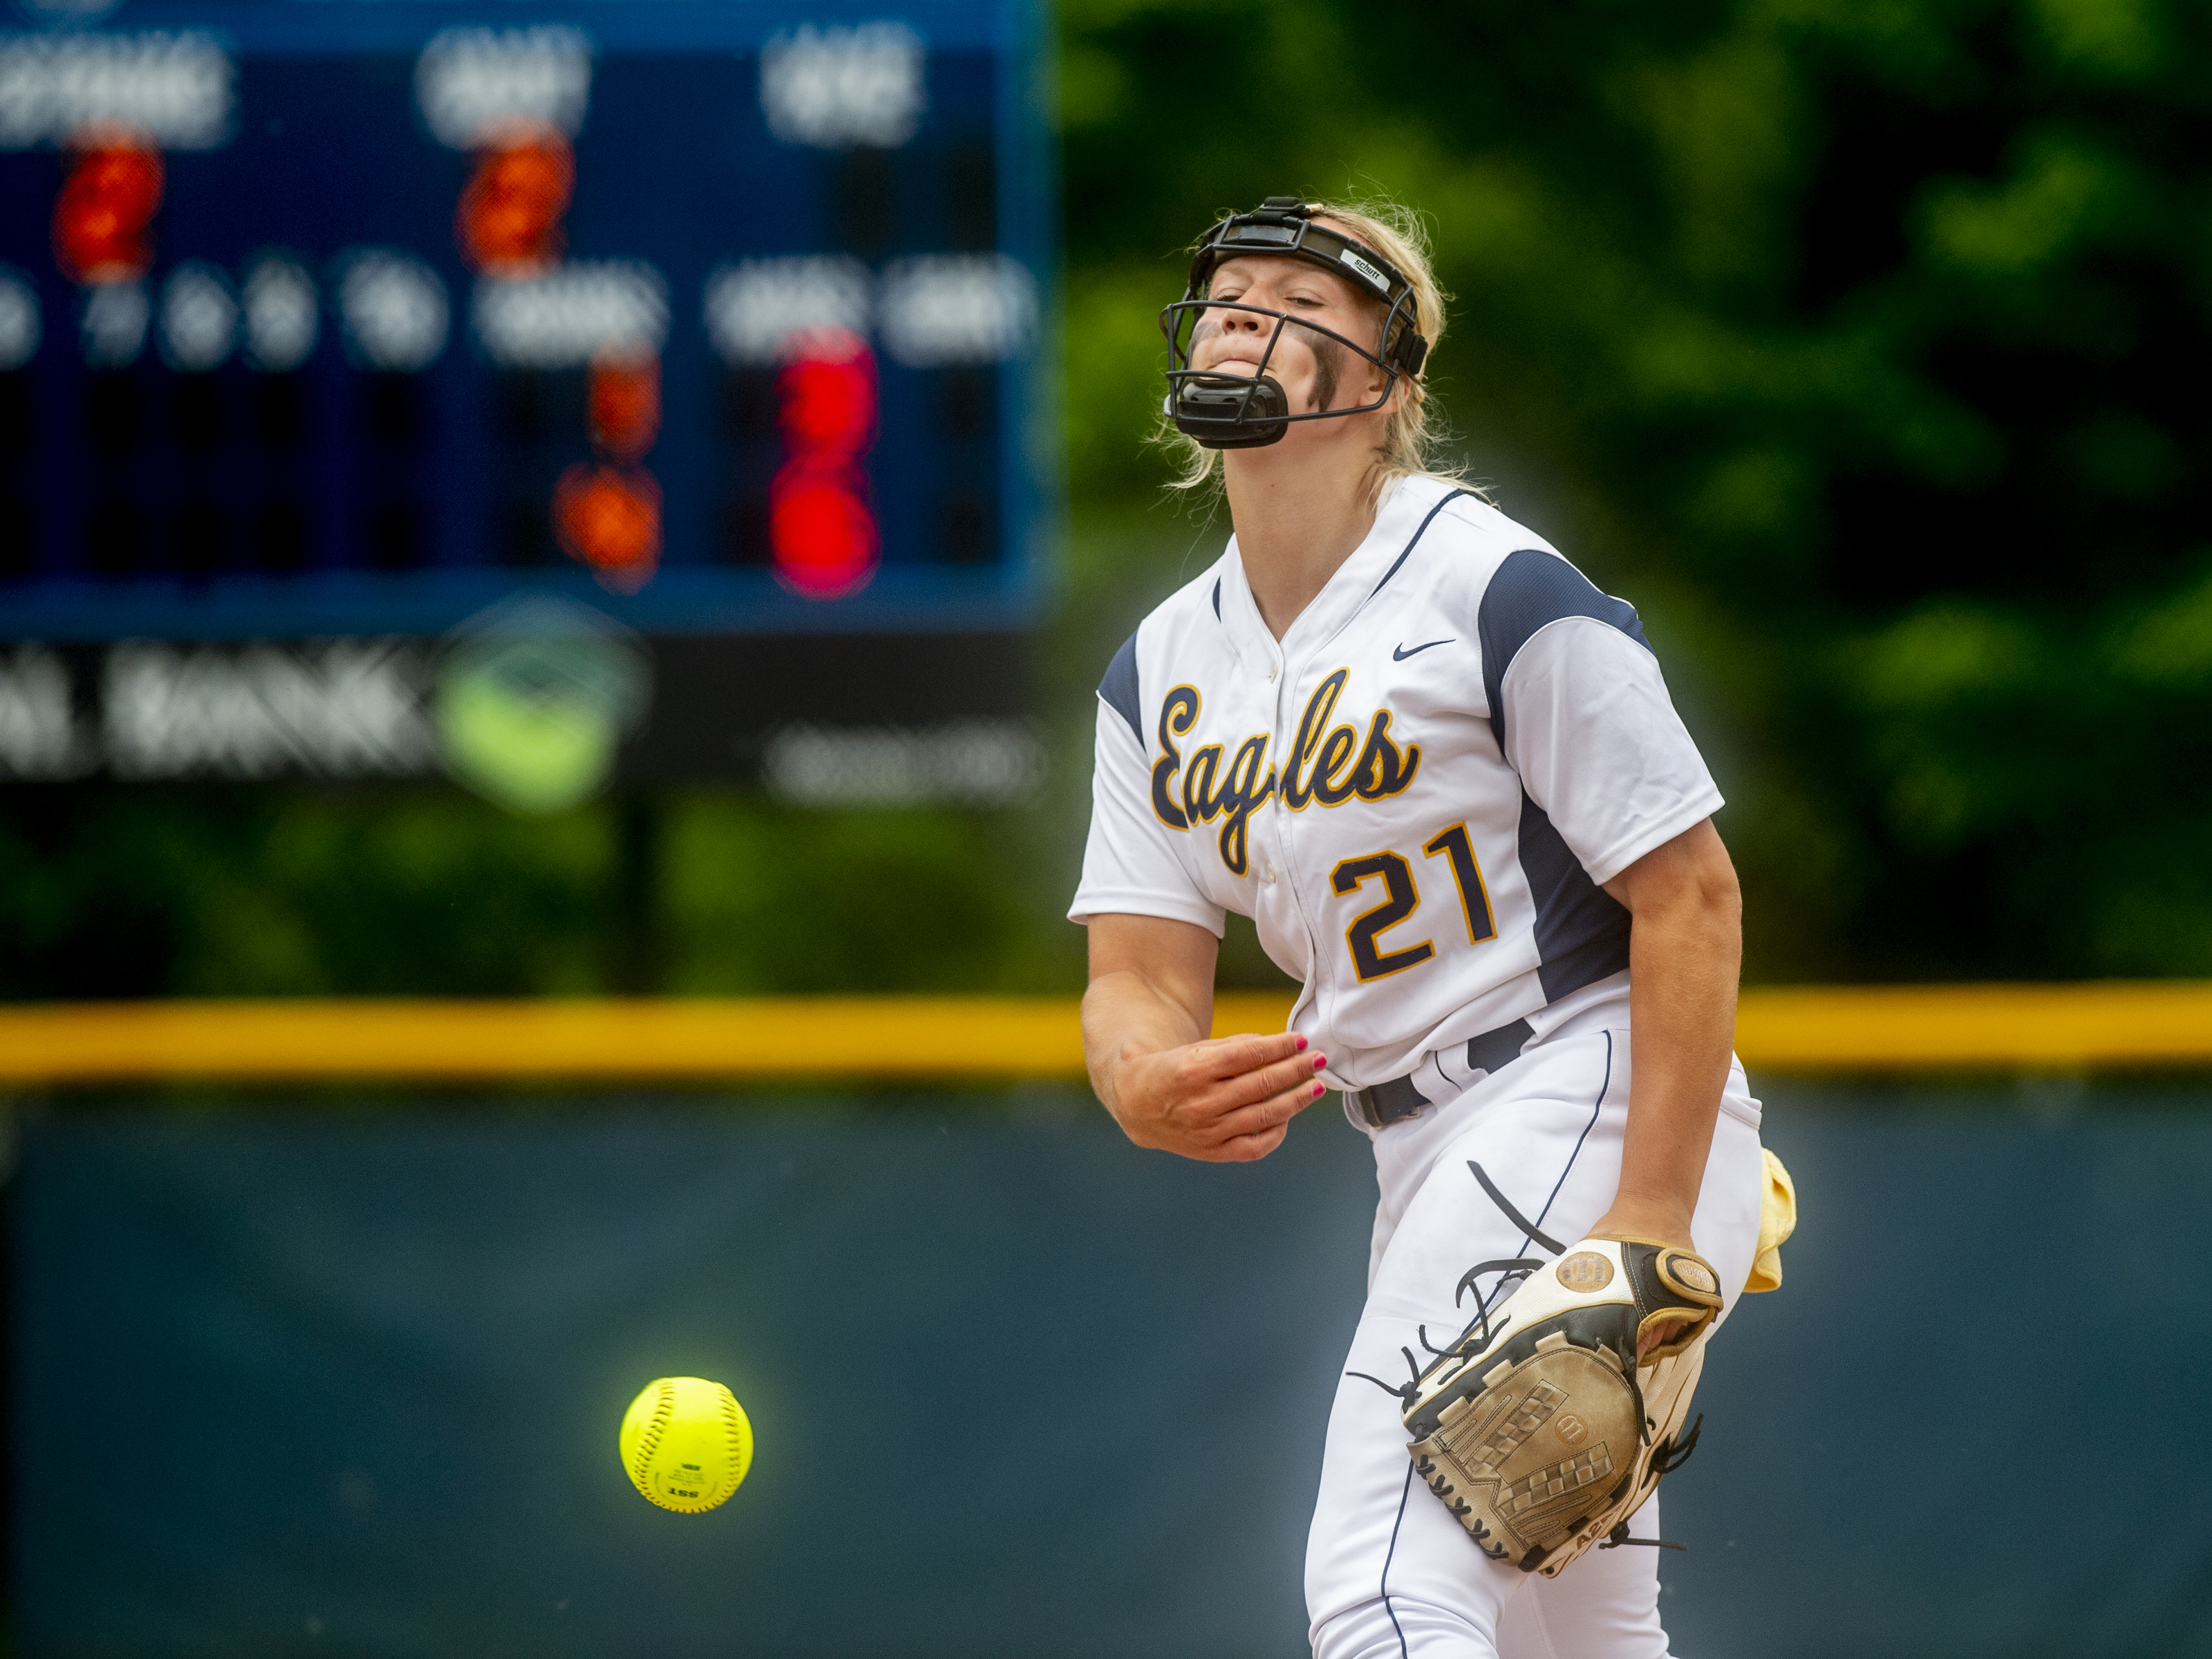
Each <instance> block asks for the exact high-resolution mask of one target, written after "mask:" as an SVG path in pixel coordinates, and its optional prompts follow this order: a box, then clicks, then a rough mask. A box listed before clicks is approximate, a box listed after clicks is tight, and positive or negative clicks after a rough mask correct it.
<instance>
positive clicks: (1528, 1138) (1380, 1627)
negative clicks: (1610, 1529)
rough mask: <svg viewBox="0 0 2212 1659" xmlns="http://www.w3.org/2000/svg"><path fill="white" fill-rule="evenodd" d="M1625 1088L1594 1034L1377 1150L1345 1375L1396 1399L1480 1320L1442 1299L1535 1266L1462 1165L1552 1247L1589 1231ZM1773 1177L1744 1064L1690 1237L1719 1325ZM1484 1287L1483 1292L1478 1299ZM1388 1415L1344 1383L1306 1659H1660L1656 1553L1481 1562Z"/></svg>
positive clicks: (1508, 1070) (1607, 1200)
mask: <svg viewBox="0 0 2212 1659" xmlns="http://www.w3.org/2000/svg"><path fill="white" fill-rule="evenodd" d="M1628 1085H1629V1044H1628V1032H1627V1031H1626V1029H1620V1030H1600V1031H1593V1032H1589V1033H1588V1034H1586V1035H1583V1036H1573V1037H1563V1038H1559V1039H1555V1040H1554V1041H1553V1042H1547V1043H1544V1044H1542V1045H1541V1046H1540V1047H1538V1048H1536V1049H1534V1051H1533V1052H1531V1053H1530V1054H1527V1055H1524V1056H1523V1057H1522V1059H1521V1060H1517V1061H1516V1062H1515V1063H1514V1064H1513V1065H1511V1066H1507V1067H1505V1068H1504V1070H1502V1071H1500V1072H1498V1073H1495V1074H1493V1075H1491V1076H1488V1077H1486V1078H1484V1079H1482V1080H1481V1081H1480V1082H1479V1083H1477V1084H1476V1085H1474V1087H1473V1088H1471V1089H1469V1090H1468V1091H1466V1092H1465V1093H1463V1094H1462V1095H1460V1096H1459V1097H1457V1098H1456V1099H1454V1100H1451V1101H1449V1102H1447V1103H1443V1105H1440V1106H1437V1107H1435V1108H1432V1109H1431V1110H1429V1111H1426V1112H1424V1113H1423V1114H1422V1115H1420V1116H1419V1118H1416V1119H1413V1120H1412V1121H1408V1122H1406V1123H1401V1124H1396V1125H1393V1126H1392V1127H1389V1128H1387V1129H1384V1130H1383V1131H1382V1132H1380V1133H1378V1134H1376V1137H1375V1158H1376V1176H1377V1181H1378V1184H1379V1186H1380V1188H1381V1200H1380V1202H1379V1204H1378V1206H1377V1207H1376V1218H1375V1240H1374V1248H1373V1253H1372V1255H1371V1256H1370V1263H1369V1268H1368V1284H1367V1290H1368V1294H1367V1306H1366V1309H1365V1310H1364V1312H1363V1313H1362V1315H1361V1316H1360V1320H1359V1326H1358V1331H1357V1332H1356V1333H1355V1334H1354V1335H1353V1337H1352V1351H1351V1353H1350V1355H1349V1356H1348V1357H1347V1358H1346V1361H1345V1369H1346V1371H1347V1372H1350V1371H1365V1372H1369V1373H1371V1374H1372V1375H1373V1376H1378V1377H1382V1378H1383V1379H1385V1380H1386V1381H1388V1382H1390V1383H1403V1382H1404V1381H1406V1380H1407V1375H1408V1373H1407V1363H1406V1359H1405V1358H1404V1356H1403V1355H1402V1354H1401V1352H1400V1350H1401V1348H1408V1349H1411V1350H1412V1351H1413V1356H1414V1358H1416V1359H1418V1360H1419V1362H1420V1363H1421V1364H1426V1363H1427V1361H1428V1357H1429V1356H1428V1353H1427V1351H1426V1349H1425V1347H1424V1346H1423V1343H1422V1340H1421V1336H1420V1334H1419V1333H1420V1331H1421V1328H1423V1327H1426V1329H1427V1333H1428V1340H1430V1341H1431V1342H1433V1343H1435V1344H1436V1345H1437V1346H1438V1347H1443V1346H1447V1345H1448V1344H1449V1342H1450V1341H1451V1340H1452V1339H1453V1338H1455V1336H1457V1335H1458V1334H1459V1333H1460V1331H1461V1330H1462V1328H1464V1327H1465V1325H1466V1324H1467V1322H1468V1319H1469V1318H1470V1317H1472V1315H1473V1304H1472V1294H1470V1297H1469V1299H1468V1301H1467V1302H1464V1303H1462V1304H1460V1305H1457V1306H1455V1305H1454V1303H1453V1299H1452V1298H1453V1291H1454V1288H1455V1286H1456V1285H1458V1284H1459V1281H1460V1278H1461V1275H1462V1274H1463V1273H1466V1272H1467V1270H1468V1268H1469V1267H1473V1266H1474V1264H1475V1263H1476V1262H1479V1261H1492V1260H1498V1259H1503V1258H1507V1257H1516V1256H1529V1255H1536V1256H1541V1255H1543V1252H1542V1251H1541V1249H1537V1248H1536V1247H1535V1246H1534V1245H1532V1244H1531V1243H1529V1242H1528V1239H1527V1237H1525V1236H1524V1235H1523V1234H1522V1231H1521V1230H1520V1228H1519V1227H1517V1226H1516V1225H1514V1224H1513V1222H1511V1221H1510V1220H1509V1219H1508V1218H1506V1216H1505V1214H1504V1212H1503V1211H1502V1210H1501V1209H1500V1208H1499V1206H1498V1205H1497V1203H1495V1202H1494V1201H1493V1200H1492V1199H1491V1198H1490V1197H1489V1195H1488V1194H1486V1193H1485V1192H1484V1191H1483V1189H1482V1188H1481V1186H1480V1183H1478V1182H1476V1180H1475V1178H1474V1175H1473V1174H1472V1173H1471V1172H1470V1170H1468V1164H1469V1163H1470V1162H1473V1163H1475V1164H1480V1165H1481V1166H1482V1169H1483V1171H1484V1173H1485V1174H1486V1175H1487V1176H1488V1177H1489V1178H1490V1180H1491V1181H1492V1183H1493V1184H1495V1185H1496V1186H1497V1187H1498V1189H1499V1190H1500V1191H1501V1192H1502V1193H1503V1194H1504V1196H1505V1197H1506V1198H1507V1199H1508V1200H1510V1202H1511V1203H1512V1205H1513V1206H1514V1207H1515V1208H1516V1210H1518V1211H1519V1212H1520V1213H1521V1215H1522V1217H1523V1218H1525V1219H1527V1220H1528V1221H1530V1222H1533V1223H1534V1225H1536V1226H1537V1227H1538V1228H1540V1229H1541V1230H1542V1231H1544V1232H1546V1233H1547V1234H1549V1235H1550V1236H1551V1237H1553V1238H1554V1239H1556V1240H1558V1241H1559V1242H1560V1243H1573V1242H1574V1241H1575V1240H1576V1239H1578V1238H1580V1237H1583V1235H1584V1234H1585V1233H1586V1232H1587V1231H1589V1228H1590V1227H1591V1225H1593V1224H1595V1222H1596V1220H1597V1218H1599V1217H1600V1216H1601V1215H1602V1214H1604V1213H1605V1212H1606V1210H1607V1208H1608V1207H1609V1206H1611V1204H1612V1202H1613V1192H1614V1188H1616V1187H1617V1186H1618V1185H1619V1184H1620V1150H1621V1137H1622V1133H1623V1131H1624V1129H1625V1128H1626V1124H1627V1121H1628ZM1764 1186H1765V1170H1764V1166H1763V1164H1762V1163H1761V1160H1760V1156H1759V1103H1758V1102H1756V1101H1755V1100H1753V1099H1752V1097H1751V1096H1750V1094H1749V1092H1748V1091H1747V1087H1746V1085H1745V1082H1744V1075H1743V1068H1742V1067H1741V1065H1738V1066H1733V1067H1732V1068H1731V1069H1730V1071H1729V1080H1728V1086H1727V1089H1726V1091H1725V1093H1724V1095H1723V1100H1722V1104H1721V1115H1720V1120H1719V1123H1718V1125H1717V1127H1716V1129H1715V1131H1714V1134H1713V1147H1712V1154H1711V1158H1710V1159H1709V1160H1708V1161H1707V1163H1706V1165H1705V1185H1704V1188H1703V1189H1702V1191H1701V1192H1700V1193H1699V1199H1698V1207H1697V1212H1696V1214H1695V1217H1694V1218H1693V1220H1692V1227H1691V1233H1692V1239H1693V1241H1694V1242H1695V1243H1696V1245H1697V1248H1698V1249H1699V1253H1700V1254H1701V1255H1704V1256H1705V1258H1706V1259H1707V1260H1708V1261H1711V1263H1712V1264H1713V1267H1714V1269H1715V1271H1716V1272H1717V1273H1719V1274H1720V1278H1721V1283H1722V1286H1723V1292H1724V1305H1723V1309H1722V1312H1721V1318H1722V1319H1723V1320H1724V1319H1726V1318H1727V1317H1728V1314H1729V1310H1732V1309H1733V1308H1734V1307H1735V1301H1736V1297H1738V1296H1739V1295H1741V1291H1742V1286H1743V1282H1744V1280H1745V1279H1747V1277H1749V1275H1750V1273H1751V1264H1752V1258H1753V1253H1754V1251H1755V1249H1756V1248H1757V1245H1758V1242H1759V1199H1760V1194H1761V1193H1762V1191H1763V1189H1764ZM1495 1282H1496V1281H1495V1280H1494V1279H1486V1280H1485V1281H1484V1285H1485V1289H1486V1291H1487V1290H1488V1289H1489V1287H1491V1286H1492V1285H1494V1284H1495ZM1494 1305H1496V1304H1493V1306H1494ZM1714 1340H1723V1339H1719V1338H1716V1339H1714ZM1399 1412H1400V1403H1399V1401H1397V1400H1396V1399H1395V1397H1393V1396H1392V1395H1389V1394H1388V1393H1386V1392H1384V1391H1383V1389H1381V1388H1378V1387H1377V1386H1376V1384H1374V1383H1369V1382H1365V1381H1363V1380H1361V1379H1360V1378H1358V1377H1354V1376H1344V1377H1341V1378H1340V1380H1339V1382H1338V1384H1337V1392H1336V1403H1335V1406H1334V1409H1333V1410H1332V1411H1331V1413H1330V1414H1329V1423H1328V1446H1327V1449H1326V1450H1325V1452H1324V1453H1323V1455H1322V1477H1321V1496H1320V1498H1319V1501H1318V1503H1317V1504H1316V1508H1315V1510H1314V1519H1313V1529H1312V1532H1311V1534H1310V1537H1309V1540H1308V1542H1307V1547H1306V1609H1307V1612H1308V1613H1309V1615H1310V1619H1311V1621H1312V1623H1311V1636H1312V1641H1313V1650H1314V1656H1315V1659H1666V1655H1667V1633H1666V1632H1665V1631H1664V1630H1663V1629H1662V1627H1661V1626H1660V1622H1659V1565H1658V1561H1657V1559H1656V1558H1657V1557H1658V1555H1659V1553H1660V1552H1659V1551H1657V1550H1656V1549H1649V1548H1644V1547H1627V1548H1622V1549H1612V1550H1592V1551H1590V1552H1589V1553H1587V1554H1585V1555H1584V1556H1583V1558H1582V1559H1580V1560H1578V1561H1577V1562H1575V1563H1574V1565H1571V1566H1570V1567H1568V1568H1567V1569H1566V1571H1564V1572H1563V1573H1561V1574H1560V1575H1559V1577H1557V1578H1546V1577H1542V1576H1541V1574H1536V1573H1523V1572H1522V1571H1520V1570H1519V1569H1518V1568H1517V1567H1514V1566H1511V1565H1507V1564H1505V1563H1503V1562H1499V1561H1494V1560H1492V1559H1490V1558H1489V1557H1488V1556H1486V1555H1485V1554H1484V1553H1482V1552H1481V1551H1480V1549H1479V1548H1478V1547H1476V1545H1475V1543H1474V1541H1473V1540H1472V1539H1470V1538H1469V1537H1468V1534H1467V1533H1466V1532H1465V1531H1464V1530H1463V1529H1462V1528H1461V1526H1460V1524H1459V1522H1457V1521H1456V1520H1455V1519H1454V1518H1453V1517H1452V1516H1451V1514H1450V1513H1449V1511H1448V1510H1446V1509H1445V1508H1444V1506H1443V1504H1442V1503H1441V1502H1440V1501H1439V1500H1438V1499H1437V1498H1436V1496H1435V1495H1434V1494H1433V1493H1431V1492H1430V1491H1429V1489H1428V1486H1427V1485H1426V1484H1425V1482H1423V1481H1421V1480H1417V1479H1415V1478H1414V1476H1413V1460H1412V1458H1411V1457H1410V1456H1408V1455H1407V1451H1406V1431H1405V1425H1404V1424H1403V1423H1402V1422H1401V1420H1400V1418H1399ZM1658 1526H1659V1504H1658V1499H1657V1498H1656V1497H1655V1498H1653V1499H1652V1500H1651V1502H1650V1503H1649V1504H1645V1505H1644V1509H1643V1510H1642V1511H1641V1513H1640V1514H1639V1516H1638V1518H1637V1520H1636V1521H1635V1522H1634V1523H1633V1524H1632V1527H1631V1528H1630V1530H1631V1532H1632V1534H1634V1535H1635V1536H1637V1537H1655V1536H1657V1535H1658Z"/></svg>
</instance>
